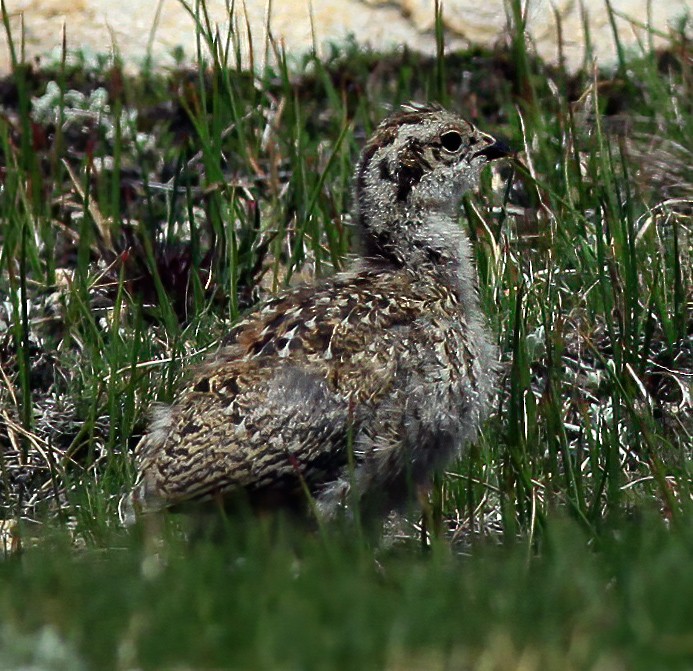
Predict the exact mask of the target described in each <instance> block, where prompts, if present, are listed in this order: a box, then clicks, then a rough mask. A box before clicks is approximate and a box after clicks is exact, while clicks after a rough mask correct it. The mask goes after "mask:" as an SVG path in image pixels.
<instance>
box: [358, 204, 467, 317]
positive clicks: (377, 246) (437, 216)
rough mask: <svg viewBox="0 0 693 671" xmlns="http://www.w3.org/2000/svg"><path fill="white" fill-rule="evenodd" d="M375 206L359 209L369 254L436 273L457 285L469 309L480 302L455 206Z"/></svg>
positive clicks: (437, 279) (410, 268) (453, 288)
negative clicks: (371, 208) (374, 207)
mask: <svg viewBox="0 0 693 671" xmlns="http://www.w3.org/2000/svg"><path fill="white" fill-rule="evenodd" d="M453 205H454V204H453ZM455 209H456V208H455ZM371 211H372V210H370V208H369V210H368V211H364V210H363V209H361V211H359V212H358V223H359V229H360V231H361V242H362V247H363V253H364V255H365V256H366V257H367V258H372V259H375V260H377V261H378V262H380V264H382V263H385V264H387V265H389V266H391V267H393V268H395V269H396V268H401V269H407V270H408V271H410V272H412V273H413V274H414V275H415V276H417V277H423V276H428V277H431V278H433V280H434V281H435V282H437V283H438V284H442V285H444V286H446V287H447V288H448V289H450V290H451V291H453V292H454V293H455V294H456V295H457V297H458V298H459V300H460V302H461V304H462V306H463V308H465V311H467V312H468V310H469V309H473V308H475V307H476V306H477V305H478V302H479V301H478V296H477V289H476V272H475V270H474V265H473V263H472V249H471V245H470V243H469V240H468V238H467V235H466V234H465V232H464V230H463V229H462V227H461V226H460V224H459V222H458V220H457V217H456V216H455V212H454V211H453V208H450V209H442V208H438V209H435V210H431V209H426V208H423V207H422V208H417V207H411V206H409V207H406V208H405V207H390V208H389V209H388V208H380V209H379V210H378V211H377V214H375V215H373V214H371Z"/></svg>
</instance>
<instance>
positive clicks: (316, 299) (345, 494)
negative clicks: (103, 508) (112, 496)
mask: <svg viewBox="0 0 693 671" xmlns="http://www.w3.org/2000/svg"><path fill="white" fill-rule="evenodd" d="M509 155H510V151H509V149H508V148H507V147H506V146H505V145H504V144H503V143H502V142H499V141H497V140H496V139H495V138H494V137H492V136H491V135H489V134H486V133H483V132H481V131H480V130H478V129H477V128H476V127H475V126H474V125H473V124H472V123H471V122H469V121H467V120H465V119H463V118H462V117H460V116H458V115H457V114H455V113H453V112H450V111H448V110H446V109H445V108H443V107H441V106H439V105H437V104H428V103H427V104H420V103H409V104H407V105H403V106H402V107H401V108H400V109H399V110H397V111H396V112H394V113H392V114H391V115H390V116H388V117H387V118H386V119H385V120H384V121H382V122H381V123H380V124H379V125H378V126H377V128H376V129H375V131H374V132H373V134H372V136H371V137H370V139H368V141H367V142H366V144H365V147H364V149H363V151H362V153H361V156H360V159H359V161H358V163H357V165H356V169H355V174H354V181H353V200H354V205H353V211H352V217H353V220H354V222H355V224H356V228H357V230H358V234H359V238H360V247H359V251H358V253H357V255H356V259H355V260H354V263H353V265H352V266H351V267H350V268H349V269H348V270H346V271H343V272H339V273H336V274H334V275H332V276H330V277H327V278H323V279H321V280H318V281H316V282H314V283H312V284H309V283H308V284H304V285H300V286H296V287H292V288H289V289H286V290H284V292H283V293H279V294H278V295H276V296H275V297H273V298H271V299H270V300H268V301H267V302H266V303H264V304H263V305H262V306H261V307H259V308H258V309H257V310H256V311H254V312H251V313H250V314H249V315H247V316H246V317H244V318H243V319H242V320H241V321H240V322H239V323H237V324H236V325H235V326H233V327H232V328H231V330H230V331H229V333H228V334H227V336H226V337H225V339H224V341H223V344H222V345H221V347H220V348H219V350H218V351H217V352H216V353H215V354H213V355H211V356H210V357H209V358H208V359H207V360H206V361H205V362H203V363H202V364H200V365H199V367H197V368H196V369H194V370H193V371H191V374H190V376H189V378H188V380H187V382H185V383H184V385H183V386H182V389H181V390H180V391H179V393H178V394H177V396H176V398H175V400H174V402H173V403H172V404H170V405H163V404H160V405H156V406H155V407H154V408H153V412H152V416H151V420H150V424H149V427H148V431H147V432H146V433H145V434H144V436H143V437H142V439H141V440H140V442H139V444H138V446H137V447H136V450H135V463H136V480H135V484H134V486H133V487H132V489H131V490H130V491H129V492H128V493H127V494H126V495H125V496H124V497H123V498H122V500H121V502H120V515H121V519H122V521H123V522H124V523H125V524H132V523H134V522H135V521H136V520H137V519H139V518H140V516H142V515H146V514H148V513H153V512H156V511H164V510H177V509H186V508H187V507H189V506H191V505H192V506H194V505H195V504H200V505H202V504H203V503H204V502H205V501H207V502H213V503H216V504H219V505H222V506H224V507H225V508H226V507H229V506H230V507H233V505H234V502H236V501H241V500H242V501H244V502H245V504H247V505H249V506H250V507H251V509H252V510H253V511H257V512H261V511H272V510H290V511H295V512H297V513H298V514H300V515H306V516H313V517H317V519H318V520H320V521H327V522H329V521H330V520H334V519H337V518H340V517H344V516H347V517H349V516H353V515H354V514H355V511H357V512H358V514H360V515H361V516H363V517H364V518H366V517H368V518H371V519H376V520H377V519H384V518H385V517H386V516H387V515H388V514H389V513H391V512H392V511H394V510H398V509H402V508H403V507H404V506H406V505H407V504H408V503H411V502H412V501H414V500H415V498H416V495H417V492H420V491H421V488H426V487H428V486H429V485H430V483H431V481H432V480H431V479H432V477H433V475H435V474H436V473H438V472H440V471H441V470H442V469H444V467H445V466H446V465H447V464H449V463H450V461H451V460H452V459H454V458H455V457H456V456H457V455H459V454H461V453H462V451H463V450H464V449H465V446H466V445H468V444H469V443H470V442H472V441H474V440H475V439H476V437H477V434H478V431H479V428H480V425H481V424H482V422H483V421H484V419H485V418H486V417H487V415H488V414H489V412H490V410H491V407H492V404H493V398H494V393H495V391H496V384H497V379H496V373H495V369H496V362H497V352H496V349H495V346H494V344H493V338H492V336H491V333H490V331H489V328H488V326H487V324H486V317H485V315H484V314H483V313H482V310H481V307H480V302H479V297H478V288H477V277H476V270H475V268H474V265H473V262H472V249H471V244H470V241H469V239H468V236H467V235H466V233H465V231H464V229H463V227H462V226H461V225H460V223H459V215H460V205H461V201H462V197H463V195H464V194H465V193H467V192H471V191H475V190H477V189H478V186H479V180H480V174H481V172H482V170H483V169H484V167H485V166H486V165H487V164H488V163H490V162H492V161H494V160H496V159H501V158H504V157H507V156H509Z"/></svg>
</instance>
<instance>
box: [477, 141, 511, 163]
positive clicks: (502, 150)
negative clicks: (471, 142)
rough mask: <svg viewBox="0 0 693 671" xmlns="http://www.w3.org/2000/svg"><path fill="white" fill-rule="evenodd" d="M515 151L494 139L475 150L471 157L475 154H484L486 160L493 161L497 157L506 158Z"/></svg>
mask: <svg viewBox="0 0 693 671" xmlns="http://www.w3.org/2000/svg"><path fill="white" fill-rule="evenodd" d="M514 153H515V152H513V151H511V150H510V147H508V145H507V144H505V142H501V141H500V140H496V141H495V142H494V143H493V144H490V145H488V147H486V148H485V149H482V150H481V151H478V152H476V154H474V157H473V158H476V157H477V156H485V157H486V160H487V161H495V160H496V159H497V158H506V157H507V156H512V155H513V154H514Z"/></svg>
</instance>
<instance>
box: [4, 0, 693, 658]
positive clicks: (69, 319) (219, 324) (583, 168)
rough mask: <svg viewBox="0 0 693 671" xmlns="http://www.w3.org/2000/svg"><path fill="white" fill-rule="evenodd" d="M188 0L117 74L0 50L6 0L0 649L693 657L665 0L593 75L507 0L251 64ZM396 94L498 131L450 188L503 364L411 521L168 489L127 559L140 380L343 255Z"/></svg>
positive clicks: (688, 87)
mask: <svg viewBox="0 0 693 671" xmlns="http://www.w3.org/2000/svg"><path fill="white" fill-rule="evenodd" d="M517 4H518V7H519V3H517ZM203 10H204V5H202V9H201V10H198V11H193V10H192V9H191V19H192V20H195V21H196V23H197V27H198V31H199V36H200V52H199V53H198V55H197V56H198V60H199V61H200V62H201V63H202V64H203V65H202V66H201V67H200V68H199V69H198V70H191V69H188V68H186V67H183V66H180V67H178V68H175V69H172V70H171V71H169V72H155V71H153V70H150V69H148V68H146V67H145V69H144V70H143V71H142V72H141V73H140V74H139V75H138V76H137V77H130V76H127V75H126V74H125V73H124V71H123V67H122V64H121V63H120V61H119V59H118V58H115V59H104V60H103V61H100V62H98V63H96V64H90V63H87V62H86V61H84V60H80V59H78V58H77V59H74V58H73V57H68V55H67V54H64V55H63V57H62V59H61V60H60V62H58V63H52V64H44V65H43V66H42V67H41V68H37V67H35V66H31V65H29V64H26V63H22V62H20V61H19V60H18V58H17V54H18V53H19V51H20V50H19V48H18V41H19V39H20V37H21V36H17V35H12V34H11V32H10V31H9V28H8V25H9V23H8V19H7V12H6V9H5V6H4V3H3V5H2V12H3V20H4V23H5V31H6V37H7V40H8V43H9V47H10V49H11V50H12V54H13V62H14V67H13V72H12V74H11V75H10V76H9V77H8V78H7V79H5V80H2V81H0V92H1V95H0V100H2V103H1V104H0V222H2V227H1V228H0V380H1V382H0V510H1V511H2V512H1V514H0V518H2V520H3V521H0V524H1V525H2V526H1V527H0V532H1V534H2V536H1V538H0V540H2V542H3V544H4V547H5V550H6V554H7V558H6V560H5V561H4V562H3V563H2V564H0V612H2V613H3V616H2V620H1V621H0V669H5V668H8V669H14V668H20V667H21V668H29V667H31V668H41V669H43V668H45V669H63V668H64V669H81V668H84V669H87V668H89V669H91V668H94V669H108V668H114V669H132V668H142V669H157V668H180V669H187V668H190V669H193V668H194V669H201V668H239V669H246V668H258V669H284V668H286V669H291V668H296V669H309V668H316V669H317V668H320V669H325V668H359V669H362V668H363V669H368V668H373V669H382V668H386V669H393V670H394V669H424V668H425V669H438V668H440V669H443V668H453V669H458V668H459V669H467V668H469V669H513V668H517V669H520V668H523V669H525V668H532V669H535V668H536V669H553V668H555V669H588V668H589V669H624V668H629V669H630V668H634V669H647V670H648V671H649V670H652V669H660V668H661V669H675V668H690V667H691V665H692V664H693V638H692V636H693V634H692V633H691V627H690V623H691V622H693V578H691V573H690V570H688V567H689V566H690V561H691V557H692V554H693V535H692V532H691V529H693V525H691V515H692V513H693V506H692V504H691V485H692V469H693V462H692V456H693V454H692V453H693V439H692V434H693V412H692V409H691V408H692V406H691V403H692V402H691V395H692V392H693V246H692V245H691V239H692V236H693V221H692V219H691V212H692V203H693V167H692V166H693V160H692V159H693V156H692V150H691V145H690V138H691V137H692V136H693V109H692V104H691V101H692V100H693V90H692V89H693V72H692V71H691V63H692V52H691V48H690V35H689V34H688V35H687V33H686V29H687V28H689V27H687V26H686V25H685V24H684V25H682V26H681V28H680V31H679V32H672V34H671V36H670V44H669V47H668V48H667V49H666V50H662V51H659V52H654V51H653V50H651V49H649V48H647V47H645V48H644V49H643V52H642V53H639V54H626V53H624V51H623V49H619V55H620V59H619V62H618V63H617V65H616V67H615V68H614V69H613V71H609V72H606V71H604V72H596V73H595V72H593V71H592V70H591V69H590V68H585V70H584V71H582V72H579V73H577V74H569V73H567V72H565V71H564V70H562V69H561V68H559V67H550V66H548V65H546V64H545V63H542V62H540V61H538V60H537V59H536V58H535V57H533V55H532V53H531V50H530V49H529V47H528V45H527V42H526V40H525V39H524V35H523V31H522V24H521V13H520V12H519V9H518V12H517V16H516V23H515V26H513V28H512V30H510V31H509V36H508V39H507V43H506V44H505V45H501V46H499V47H498V48H497V49H495V50H494V51H486V50H481V49H474V50H471V51H469V52H466V53H457V54H444V53H443V40H442V29H441V28H440V23H439V25H438V30H439V37H440V39H439V43H440V53H439V54H438V56H437V57H436V58H427V57H423V56H420V55H416V54H413V53H409V52H408V51H406V50H405V51H401V52H395V53H378V52H373V51H363V50H361V49H359V48H357V47H356V46H355V45H353V44H351V45H340V46H339V47H337V46H335V47H334V49H333V51H332V52H331V53H330V54H328V55H327V56H325V57H323V58H318V57H317V56H315V55H306V56H304V57H302V58H300V59H297V60H295V61H289V59H288V58H287V57H286V56H285V55H284V54H283V53H282V52H281V50H279V49H278V48H276V45H273V44H268V45H267V48H268V50H269V51H272V52H273V53H274V56H275V58H274V60H273V61H272V62H273V63H274V64H273V65H268V66H267V67H266V68H265V69H263V70H259V69H257V68H256V69H255V70H254V71H252V72H248V71H241V70H240V68H239V67H237V66H238V63H239V62H240V47H239V38H238V35H237V34H236V33H233V32H231V33H230V34H229V35H218V34H216V33H215V32H214V31H213V29H212V28H211V27H210V26H209V25H208V23H207V22H206V21H205V15H204V11H203ZM614 37H615V39H616V40H617V43H618V42H619V39H618V34H617V33H615V35H614ZM589 46H590V45H587V48H586V53H589V52H590V48H589ZM210 54H211V55H210ZM412 99H413V100H428V101H438V102H441V103H443V104H445V105H448V106H450V107H452V108H455V109H457V110H458V111H460V112H462V113H463V114H465V115H466V116H468V117H469V118H471V119H472V120H474V121H476V122H478V124H479V125H480V126H481V127H482V128H483V129H484V130H488V131H490V132H493V133H495V134H497V135H501V136H504V137H505V138H506V139H507V141H508V142H509V143H510V144H511V145H512V146H514V147H516V148H517V149H518V158H517V160H516V161H515V162H514V163H513V164H512V165H507V166H504V167H501V168H500V169H499V170H500V171H499V172H498V173H496V174H491V173H490V172H489V174H488V175H487V176H486V183H485V184H484V188H483V191H482V194H481V195H479V196H474V197H470V198H469V199H468V200H466V201H465V215H466V221H465V222H464V223H463V224H462V225H466V226H468V227H469V230H470V233H471V235H472V237H473V239H474V241H475V249H476V254H477V265H478V270H479V275H480V284H481V292H482V297H483V300H484V303H485V305H486V308H487V312H488V314H489V315H490V319H491V321H492V323H493V326H494V331H495V333H496V334H497V337H498V343H499V349H500V352H501V358H502V371H503V389H502V393H501V394H499V398H498V405H497V412H496V413H495V415H494V417H493V418H492V420H491V421H490V422H489V423H488V426H487V427H486V428H485V430H484V433H483V436H482V438H481V440H480V442H479V444H478V445H476V446H474V447H472V448H470V449H469V450H467V452H466V453H465V454H464V456H463V457H462V458H461V459H460V461H459V462H458V463H457V464H456V465H455V466H454V468H453V469H451V472H449V473H447V474H445V476H444V477H442V478H441V480H440V482H438V483H437V486H436V488H435V491H434V492H433V494H432V497H431V508H432V518H433V522H434V524H433V525H432V526H431V527H430V528H431V529H432V530H434V531H435V533H432V534H431V535H430V536H426V537H424V538H423V542H424V544H425V545H426V547H427V548H428V551H422V550H421V548H420V547H419V540H418V539H419V537H420V536H422V535H423V534H422V531H421V525H420V520H419V515H418V514H417V513H416V511H412V514H410V515H408V516H407V517H406V519H398V520H396V521H393V524H392V531H391V533H390V534H389V535H388V539H387V540H386V542H385V543H384V544H383V546H382V547H380V548H375V549H374V548H370V547H368V546H367V545H366V544H365V543H364V542H363V540H362V539H360V538H358V537H357V538H354V537H353V536H350V534H349V533H344V532H343V531H341V532H340V531H339V530H326V531H325V532H324V533H321V534H307V533H305V532H304V531H297V530H295V529H292V528H291V527H290V526H289V525H288V524H286V523H284V522H283V521H282V520H257V519H245V518H242V517H239V519H233V520H226V525H227V527H228V529H227V533H226V534H224V538H223V540H221V541H217V542H213V543H209V542H206V541H199V542H197V543H193V544H192V545H191V544H189V543H188V542H187V541H186V540H185V533H184V532H183V531H182V530H181V528H180V526H181V520H179V519H175V518H174V519H171V520H168V521H167V528H166V529H165V530H164V533H163V536H162V540H161V544H160V546H159V547H158V549H157V553H156V554H155V555H153V554H152V551H151V547H150V543H148V542H146V541H145V540H143V537H144V536H145V535H146V534H145V530H144V529H137V530H135V531H134V532H126V531H124V530H122V529H121V528H120V527H119V524H118V520H117V503H118V499H119V497H120V495H121V494H122V492H123V491H124V490H125V489H126V488H127V487H128V486H129V485H130V484H131V482H132V478H133V468H132V462H131V454H132V450H133V448H134V446H135V445H136V443H137V440H138V438H139V437H140V436H141V435H142V432H143V431H144V429H145V427H146V420H147V412H148V409H149V408H150V407H151V405H152V403H154V402H155V401H169V400H171V399H172V398H173V396H174V394H175V390H176V384H177V381H178V380H179V379H180V377H181V375H183V374H185V370H186V369H187V368H189V366H190V365H192V364H194V363H195V362H196V361H198V360H199V359H200V358H201V357H202V356H204V354H205V353H206V352H208V351H209V350H210V349H213V348H214V347H215V346H216V344H217V343H218V341H219V339H220V338H221V337H222V336H223V334H224V333H225V332H227V331H228V329H229V326H230V325H231V324H232V323H233V321H234V320H235V319H236V318H237V317H238V316H239V315H240V314H242V313H243V312H245V311H247V310H249V309H252V308H253V306H254V305H256V304H257V303H258V302H259V301H261V300H262V299H263V298H265V297H266V296H268V295H270V294H271V293H273V292H276V291H278V290H280V289H281V288H282V287H284V286H287V285H288V284H292V283H295V282H300V281H303V280H306V279H310V278H311V277H313V276H316V275H324V274H327V273H330V272H333V271H334V270H335V269H338V268H341V267H343V265H344V263H345V259H346V255H347V254H348V251H349V249H350V241H351V237H352V235H351V233H352V226H351V222H350V219H349V217H348V215H347V214H346V213H347V212H348V208H349V204H350V184H351V171H352V167H353V164H354V161H355V158H356V157H357V155H358V151H359V147H360V146H361V145H362V143H363V141H364V139H365V137H366V135H367V134H368V133H369V132H370V131H371V130H372V129H373V128H374V126H375V125H376V124H377V122H378V121H379V120H380V119H381V118H382V117H383V116H384V115H385V114H386V112H387V110H388V109H389V108H390V107H394V106H397V105H398V104H400V103H402V102H406V101H408V100H412ZM20 547H21V548H22V552H19V549H20ZM157 557H158V559H157ZM32 664H33V666H31V665H32Z"/></svg>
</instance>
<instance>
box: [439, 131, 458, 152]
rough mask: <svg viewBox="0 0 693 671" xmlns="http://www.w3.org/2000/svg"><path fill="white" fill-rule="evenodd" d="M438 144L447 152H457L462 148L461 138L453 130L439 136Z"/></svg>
mask: <svg viewBox="0 0 693 671" xmlns="http://www.w3.org/2000/svg"><path fill="white" fill-rule="evenodd" d="M440 143H441V144H442V145H443V148H444V149H447V151H457V150H458V149H459V148H460V147H461V146H462V136H461V135H460V134H459V133H458V132H457V131H455V130H449V131H448V132H447V133H443V134H442V135H441V136H440Z"/></svg>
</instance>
